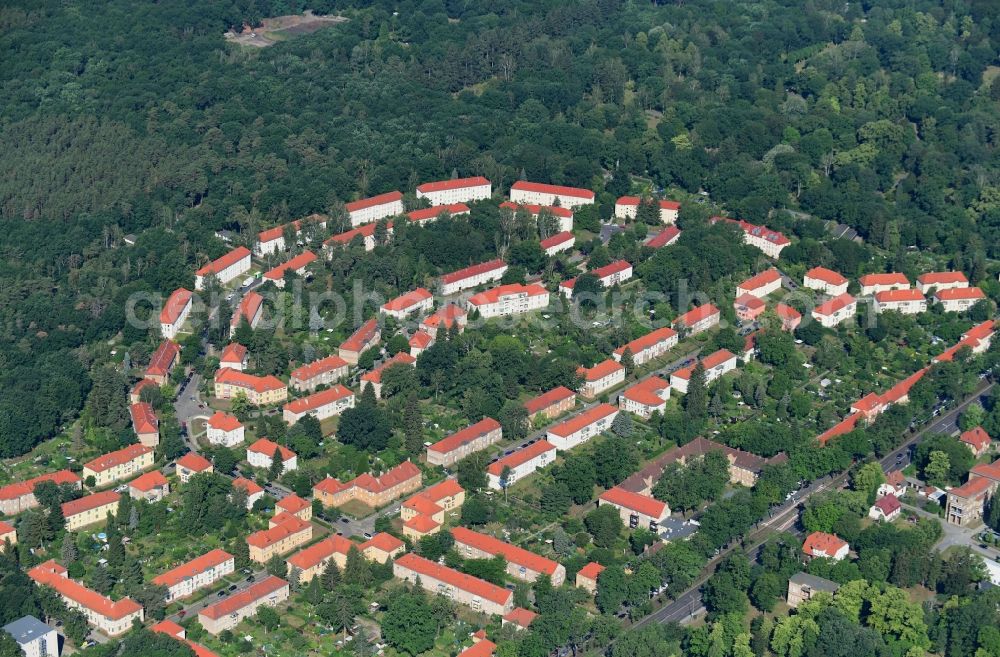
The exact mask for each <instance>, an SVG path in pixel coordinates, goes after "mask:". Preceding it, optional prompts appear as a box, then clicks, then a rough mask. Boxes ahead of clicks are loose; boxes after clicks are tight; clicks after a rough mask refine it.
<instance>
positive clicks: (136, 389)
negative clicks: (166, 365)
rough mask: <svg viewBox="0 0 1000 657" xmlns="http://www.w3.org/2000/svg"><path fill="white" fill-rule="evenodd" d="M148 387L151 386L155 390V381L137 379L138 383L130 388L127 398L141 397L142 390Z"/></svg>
mask: <svg viewBox="0 0 1000 657" xmlns="http://www.w3.org/2000/svg"><path fill="white" fill-rule="evenodd" d="M149 386H153V387H154V388H155V387H156V381H154V380H152V379H139V381H138V383H136V384H135V385H134V386H132V389H131V390H129V396H132V395H134V396H135V397H136V398H137V399H138V398H139V396H141V395H142V390H143V388H147V387H149Z"/></svg>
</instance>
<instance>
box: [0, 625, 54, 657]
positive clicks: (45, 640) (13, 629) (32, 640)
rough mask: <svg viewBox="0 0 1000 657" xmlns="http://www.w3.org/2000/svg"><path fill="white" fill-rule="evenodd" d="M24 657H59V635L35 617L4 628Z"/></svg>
mask: <svg viewBox="0 0 1000 657" xmlns="http://www.w3.org/2000/svg"><path fill="white" fill-rule="evenodd" d="M3 631H4V632H6V633H7V634H9V635H10V636H11V637H13V639H14V641H15V642H16V643H17V645H18V647H19V648H21V652H22V653H24V657H59V635H58V634H56V631H55V630H54V629H52V628H51V627H49V626H48V625H46V624H45V623H43V622H42V621H40V620H38V619H37V618H35V617H34V616H22V617H21V618H18V619H17V620H16V621H12V622H10V623H7V624H6V625H4V626H3Z"/></svg>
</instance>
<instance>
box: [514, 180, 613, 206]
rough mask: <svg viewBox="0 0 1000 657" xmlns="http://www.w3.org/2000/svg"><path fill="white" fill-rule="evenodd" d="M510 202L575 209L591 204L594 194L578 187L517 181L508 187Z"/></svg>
mask: <svg viewBox="0 0 1000 657" xmlns="http://www.w3.org/2000/svg"><path fill="white" fill-rule="evenodd" d="M510 200H511V202H512V203H517V204H529V205H558V206H559V207H563V208H575V207H578V206H581V205H591V204H593V203H594V192H592V191H590V190H589V189H581V188H579V187H567V186H565V185H549V184H546V183H536V182H528V181H526V180H518V181H517V182H515V183H514V184H513V185H511V187H510Z"/></svg>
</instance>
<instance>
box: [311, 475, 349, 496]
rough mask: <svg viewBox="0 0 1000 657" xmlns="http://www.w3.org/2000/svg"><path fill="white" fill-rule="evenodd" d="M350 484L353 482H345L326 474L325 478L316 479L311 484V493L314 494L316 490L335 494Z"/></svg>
mask: <svg viewBox="0 0 1000 657" xmlns="http://www.w3.org/2000/svg"><path fill="white" fill-rule="evenodd" d="M352 486H353V484H345V483H344V482H342V481H341V480H339V479H337V478H336V477H331V476H329V475H327V476H326V478H325V479H322V480H320V481H318V482H317V483H316V484H315V485H314V486H313V495H316V491H319V492H321V493H326V494H327V495H336V494H337V493H339V492H341V491H345V490H347V489H348V488H351V487H352Z"/></svg>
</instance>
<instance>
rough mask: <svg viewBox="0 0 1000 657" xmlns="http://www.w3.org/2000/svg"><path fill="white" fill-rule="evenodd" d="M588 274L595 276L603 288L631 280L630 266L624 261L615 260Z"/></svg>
mask: <svg viewBox="0 0 1000 657" xmlns="http://www.w3.org/2000/svg"><path fill="white" fill-rule="evenodd" d="M590 273H592V274H593V275H594V276H597V280H599V281H600V282H601V285H602V286H603V287H606V288H607V287H613V286H615V285H619V284H620V283H624V282H625V281H627V280H628V279H630V278H632V265H631V264H629V262H628V261H626V260H615V261H614V262H612V263H609V264H607V265H604V266H603V267H598V268H597V269H595V270H593V271H592V272H590Z"/></svg>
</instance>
